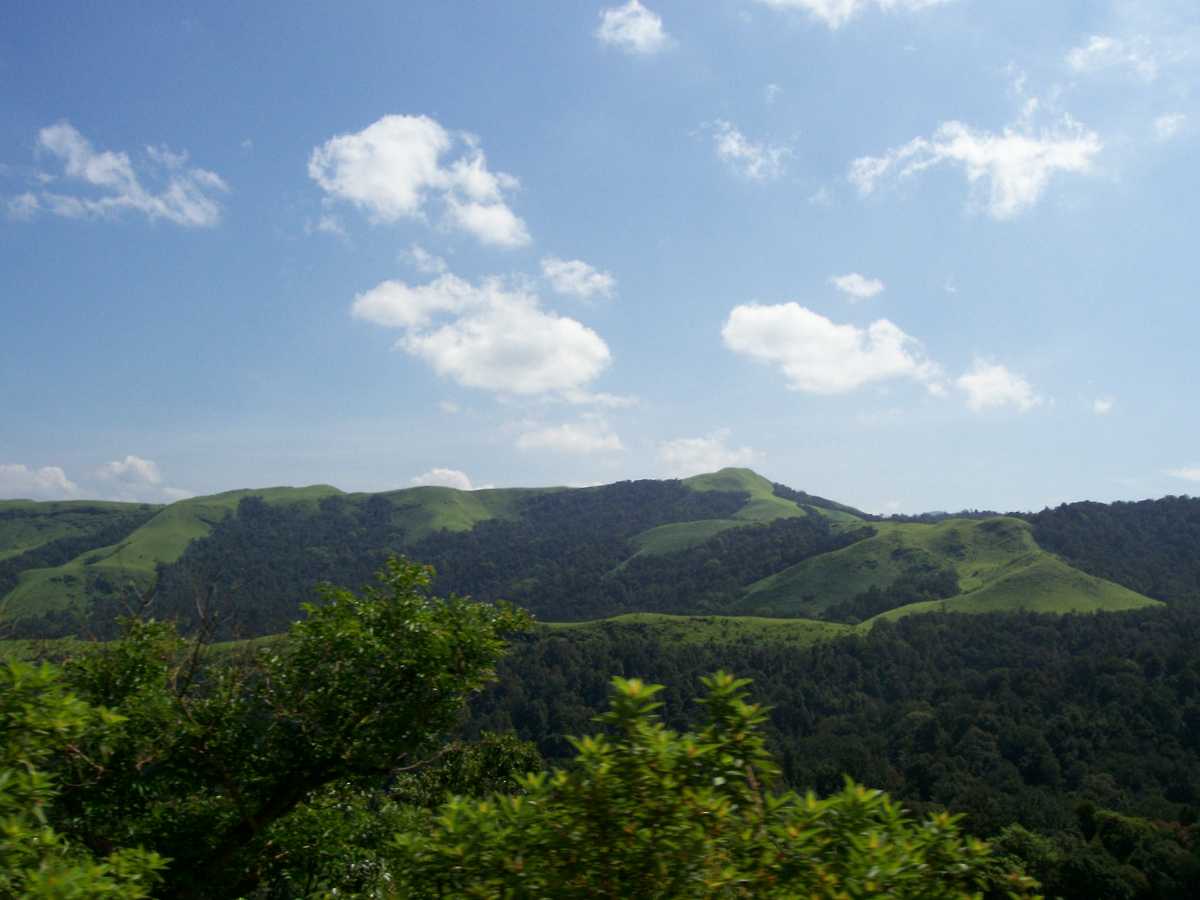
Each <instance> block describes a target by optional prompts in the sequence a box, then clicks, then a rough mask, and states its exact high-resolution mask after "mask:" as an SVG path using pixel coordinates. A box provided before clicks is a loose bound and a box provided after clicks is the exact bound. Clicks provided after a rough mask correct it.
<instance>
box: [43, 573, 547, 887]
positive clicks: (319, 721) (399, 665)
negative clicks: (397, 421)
mask: <svg viewBox="0 0 1200 900" xmlns="http://www.w3.org/2000/svg"><path fill="white" fill-rule="evenodd" d="M430 577H431V572H430V571H429V570H428V569H427V568H425V567H422V566H417V565H414V564H411V563H407V562H403V561H398V560H392V561H391V562H389V563H388V565H387V567H386V568H385V569H384V571H383V572H382V573H381V574H380V586H379V587H378V588H371V589H368V590H366V591H364V592H363V593H362V594H361V595H359V594H354V593H352V592H350V591H346V590H341V589H337V588H325V589H324V590H323V591H322V598H323V601H324V602H323V603H321V604H319V605H309V606H307V607H306V608H305V609H306V612H307V618H306V619H305V620H304V621H301V622H299V623H296V624H295V625H293V626H292V628H291V630H290V631H289V633H288V634H287V635H286V637H282V638H276V639H268V640H266V641H264V642H258V643H256V644H252V645H249V646H243V647H241V648H234V649H225V650H217V649H215V648H205V647H204V646H203V645H202V644H201V643H198V642H192V643H189V642H186V641H184V640H183V639H181V638H180V637H179V636H178V635H177V634H176V633H175V631H174V629H173V628H172V627H170V626H167V625H164V624H163V623H157V622H131V623H128V632H127V635H126V637H125V638H124V639H123V640H120V641H116V642H113V643H112V644H109V645H102V646H100V647H99V648H98V649H96V650H95V651H93V652H89V653H86V654H83V655H82V656H80V657H79V658H78V659H76V660H74V661H73V662H71V663H70V664H69V665H68V666H67V670H66V678H67V681H68V683H69V684H70V685H71V686H72V687H73V688H74V690H76V691H77V692H78V693H79V695H80V696H81V697H82V698H83V699H84V700H86V701H87V702H88V703H91V704H93V705H96V706H103V707H105V708H107V709H110V710H112V711H114V712H115V713H116V714H117V715H119V717H120V718H119V719H114V720H113V721H112V722H111V723H110V727H108V728H106V729H103V730H101V731H99V732H97V733H96V734H95V735H94V736H93V737H92V738H91V740H90V741H85V742H84V743H83V744H82V745H81V752H80V753H79V754H78V755H77V756H75V757H72V758H69V759H67V760H65V761H64V766H63V773H62V774H63V776H64V777H63V779H62V781H63V784H64V785H65V787H64V789H63V791H62V794H61V796H60V797H59V798H58V799H57V801H56V803H55V805H54V809H53V811H52V815H53V816H54V818H55V821H56V822H58V823H59V827H61V828H62V829H63V831H64V832H66V833H67V834H69V835H70V836H71V837H72V839H73V840H75V841H76V842H78V843H80V844H82V845H84V846H88V847H91V848H96V849H103V848H106V847H130V846H145V847H149V848H152V849H154V850H155V851H157V852H158V853H161V854H162V855H163V856H164V857H167V858H168V859H169V860H170V863H169V866H168V867H167V869H166V870H165V872H164V888H163V893H164V894H167V895H170V896H180V897H236V896H243V895H249V894H252V893H254V892H255V891H256V890H259V888H260V887H261V886H262V884H263V881H264V879H265V878H267V879H269V878H271V877H274V876H275V875H278V874H279V871H280V866H279V862H278V861H279V859H280V858H281V854H282V855H283V858H286V857H287V854H288V852H290V851H294V850H295V849H296V848H297V847H302V846H303V845H304V840H303V836H302V835H301V836H299V837H298V836H297V833H296V832H295V831H294V829H301V831H303V830H304V829H305V828H311V825H312V823H313V821H314V817H315V819H318V820H320V821H323V822H330V821H333V820H334V818H335V817H333V816H332V814H327V815H320V814H319V813H320V812H321V810H325V811H326V813H328V811H329V810H330V809H333V810H335V811H336V809H337V807H338V804H345V803H357V802H359V800H361V799H362V798H363V797H365V796H367V795H368V794H369V793H370V785H372V784H373V785H382V784H384V783H386V782H387V781H388V780H391V781H396V780H397V779H402V778H403V777H404V775H405V774H406V773H415V772H418V771H420V770H422V769H424V768H426V767H428V766H430V765H432V764H434V763H436V762H438V761H439V760H441V759H443V758H444V757H446V755H447V753H448V750H447V747H446V745H445V741H446V735H447V733H448V732H449V731H450V730H451V729H452V727H453V726H454V725H455V724H456V723H457V721H458V717H459V716H460V715H461V712H462V709H463V706H464V703H465V701H466V699H467V697H468V696H469V695H470V694H471V693H472V692H474V691H476V690H478V689H479V688H481V687H482V686H483V685H484V684H485V683H487V682H488V681H489V680H490V679H491V678H492V677H493V667H494V665H495V663H496V661H497V659H498V658H499V657H500V655H501V653H502V652H503V649H504V646H505V643H504V635H505V634H506V633H508V632H511V631H514V630H516V629H520V628H523V627H525V626H526V625H527V624H528V622H529V619H528V616H527V615H525V614H524V613H521V612H519V611H517V610H514V609H512V608H511V607H508V606H505V605H494V606H493V605H485V604H478V603H472V602H470V601H468V600H465V599H462V598H458V597H450V598H448V599H442V598H436V597H431V596H429V594H428V591H427V588H428V585H429V582H430ZM102 748H103V749H104V751H105V752H103V753H101V752H100V750H101V749H102ZM97 760H102V761H100V762H97ZM328 837H329V838H330V842H329V846H328V847H327V848H325V849H326V850H329V851H330V852H333V853H337V852H341V850H340V848H341V847H342V846H343V845H345V846H346V847H348V848H349V845H350V844H353V843H354V837H353V835H352V834H349V833H348V831H347V830H346V829H342V830H338V829H335V830H334V832H332V833H331V834H329V835H328ZM346 852H347V854H348V855H347V857H346V860H347V861H351V860H352V859H354V858H356V857H355V856H354V854H355V853H357V852H358V851H357V850H356V849H354V848H349V849H347V851H346ZM294 856H295V854H294V853H293V857H294ZM331 867H332V864H331V865H330V866H325V867H324V868H323V869H322V871H327V870H328V869H329V868H331ZM318 868H321V867H318Z"/></svg>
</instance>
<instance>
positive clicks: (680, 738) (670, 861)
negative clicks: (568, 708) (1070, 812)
mask: <svg viewBox="0 0 1200 900" xmlns="http://www.w3.org/2000/svg"><path fill="white" fill-rule="evenodd" d="M705 684H706V687H707V688H708V695H707V697H706V698H705V699H704V700H703V701H702V702H703V704H704V705H705V707H706V713H707V723H706V725H705V727H704V728H703V729H702V730H701V731H700V732H699V733H688V734H679V733H676V732H673V731H671V730H669V729H667V728H665V727H664V726H663V725H662V723H661V722H660V721H659V720H658V718H657V716H656V714H655V710H656V709H657V708H658V707H659V705H660V704H658V703H657V702H656V701H655V700H654V695H655V694H656V693H658V691H660V690H661V689H662V688H661V686H659V685H647V684H643V683H642V682H640V681H638V680H636V679H631V680H625V679H621V678H617V679H614V694H613V699H612V704H611V708H610V710H609V712H608V713H606V714H605V715H603V716H601V717H600V719H601V721H602V722H604V723H606V724H608V725H610V726H612V729H613V732H614V734H613V736H611V737H610V736H605V735H596V736H593V737H586V738H581V739H575V740H574V741H573V743H574V745H575V747H576V749H577V751H578V756H577V758H576V760H575V764H574V766H573V767H571V768H569V769H566V770H558V771H555V772H553V773H543V774H538V775H530V776H528V778H527V779H526V780H525V782H524V784H523V788H524V791H523V793H522V794H519V795H513V796H503V795H495V796H494V797H493V798H492V799H490V800H484V801H480V800H476V799H466V798H456V799H454V800H451V801H450V802H449V803H447V804H446V805H445V806H444V807H443V808H442V809H441V810H440V812H439V814H438V816H437V818H436V821H435V822H434V823H433V825H432V827H431V828H429V829H425V830H419V831H413V832H410V833H407V834H403V835H399V836H398V837H397V838H396V840H395V850H396V853H397V861H396V862H397V864H396V874H397V878H398V884H397V890H398V893H399V894H400V895H401V896H408V897H448V896H449V897H512V898H519V897H556V898H559V897H561V898H571V897H580V898H582V897H612V898H651V897H661V898H668V897H670V898H683V897H738V896H746V897H750V896H753V897H798V896H803V897H816V898H859V897H895V898H922V900H950V898H969V897H1014V898H1016V897H1031V896H1033V891H1034V889H1035V887H1036V883H1035V882H1033V881H1032V879H1029V878H1027V877H1025V876H1023V875H1021V874H1020V873H1019V872H1016V871H1012V870H1009V869H1007V868H1006V866H1005V865H1004V864H1003V863H1002V862H1001V861H1000V860H998V859H997V858H995V857H994V856H993V855H992V853H991V851H990V850H989V848H988V846H987V845H986V844H984V843H982V842H980V841H977V840H975V839H973V838H969V837H965V836H964V835H962V834H961V833H960V832H959V830H958V828H957V825H956V820H955V818H954V817H952V816H949V815H945V814H942V815H937V816H933V817H931V818H929V819H926V820H924V821H921V822H916V821H913V820H911V819H909V818H907V817H906V816H905V815H904V814H903V813H902V812H901V811H900V809H899V808H898V807H897V806H896V805H895V804H893V803H892V802H891V801H890V800H889V799H888V798H887V796H886V795H884V794H882V793H881V792H879V791H872V790H867V789H866V788H863V787H861V786H858V785H855V784H853V783H850V782H847V784H846V787H845V789H844V790H843V791H842V792H841V793H839V794H836V795H834V796H832V797H829V798H827V799H824V800H822V799H818V798H816V797H815V796H813V795H812V794H809V795H807V796H800V795H798V794H795V793H788V794H783V795H773V794H772V793H771V792H770V791H769V790H768V785H770V784H771V783H772V782H773V781H774V780H775V778H776V776H777V774H778V771H777V768H776V766H775V764H774V762H773V761H772V759H771V756H770V754H769V753H768V752H767V751H766V748H765V746H764V741H763V736H762V732H761V730H760V726H761V724H762V722H763V720H764V718H765V715H764V712H763V710H762V708H761V707H759V706H757V705H753V704H749V703H747V702H746V699H745V690H744V689H745V685H746V684H747V682H746V681H745V680H738V679H735V678H734V677H733V676H731V675H728V674H724V673H717V674H716V675H713V676H712V677H711V678H708V679H706V680H705Z"/></svg>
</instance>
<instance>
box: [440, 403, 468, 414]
mask: <svg viewBox="0 0 1200 900" xmlns="http://www.w3.org/2000/svg"><path fill="white" fill-rule="evenodd" d="M438 409H440V410H441V411H442V412H444V413H445V414H446V415H448V416H453V415H457V414H458V413H460V412H462V407H461V406H459V405H458V404H457V403H455V402H454V401H453V400H442V401H441V402H440V403H438Z"/></svg>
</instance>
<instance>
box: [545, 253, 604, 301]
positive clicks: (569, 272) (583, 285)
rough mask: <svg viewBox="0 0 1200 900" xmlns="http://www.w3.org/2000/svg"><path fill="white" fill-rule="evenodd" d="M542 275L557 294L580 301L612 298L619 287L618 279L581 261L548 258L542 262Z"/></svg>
mask: <svg viewBox="0 0 1200 900" xmlns="http://www.w3.org/2000/svg"><path fill="white" fill-rule="evenodd" d="M542 275H543V276H544V277H545V279H546V281H548V282H549V283H550V287H552V288H553V289H554V290H555V291H556V292H558V293H560V294H564V295H566V296H568V297H578V298H579V299H580V300H590V299H591V298H592V297H611V296H612V295H613V291H614V290H616V287H617V279H615V278H613V276H612V275H611V274H610V273H608V272H601V271H600V270H598V269H594V268H592V267H591V266H589V265H588V264H587V263H585V262H584V261H583V260H581V259H559V258H557V257H555V256H547V257H545V258H544V259H543V260H542Z"/></svg>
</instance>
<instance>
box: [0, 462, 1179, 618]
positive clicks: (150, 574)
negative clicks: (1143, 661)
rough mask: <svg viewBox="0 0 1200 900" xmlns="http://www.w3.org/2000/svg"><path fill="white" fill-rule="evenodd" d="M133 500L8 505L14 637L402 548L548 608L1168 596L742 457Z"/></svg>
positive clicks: (345, 571)
mask: <svg viewBox="0 0 1200 900" xmlns="http://www.w3.org/2000/svg"><path fill="white" fill-rule="evenodd" d="M127 506H128V505H124V506H123V505H120V504H108V505H106V504H91V505H90V506H81V505H74V506H73V505H71V504H36V503H28V502H19V503H8V504H2V505H0V553H6V554H7V556H0V588H2V589H3V593H4V596H3V600H2V601H0V627H2V628H5V629H6V630H7V631H8V632H9V633H10V634H12V635H13V636H16V637H49V636H58V635H68V634H77V633H80V632H81V631H88V632H90V633H95V634H104V633H107V630H110V629H111V627H112V622H113V620H114V617H115V615H117V614H118V613H120V612H121V611H122V610H123V609H124V608H125V607H126V605H127V604H129V603H136V602H137V598H138V597H147V596H151V595H152V596H153V598H154V606H153V607H152V610H151V611H152V613H153V614H154V615H158V616H167V617H172V618H177V619H179V620H180V621H181V623H183V625H184V627H190V626H194V625H195V624H197V622H198V621H199V618H198V617H207V618H210V619H212V620H213V621H216V619H219V620H220V623H219V625H218V631H219V633H220V634H221V635H223V636H225V637H248V636H253V635H260V634H268V633H272V632H275V631H279V630H281V629H282V628H284V627H286V625H287V624H288V623H289V622H290V621H292V620H294V619H295V618H296V616H297V615H298V614H299V604H300V603H301V602H305V601H308V600H310V599H311V598H312V596H313V590H314V586H315V585H316V584H317V583H319V582H322V581H329V582H333V583H336V584H345V585H348V586H351V587H359V586H361V585H364V584H368V583H370V582H371V580H372V576H373V573H374V572H375V571H376V570H377V569H378V568H379V566H380V565H381V564H382V562H383V561H384V560H385V559H386V558H387V557H388V556H389V555H391V554H394V553H404V554H406V555H409V556H410V557H412V558H414V559H417V560H420V561H422V562H428V563H431V564H433V565H435V566H436V567H437V569H438V572H439V575H438V579H437V581H436V583H435V589H436V590H437V591H439V592H440V593H451V592H457V593H461V594H470V595H473V596H475V597H477V598H479V599H487V600H494V599H500V598H503V599H508V600H511V601H513V602H515V603H517V604H519V605H522V606H525V607H526V608H529V609H531V610H533V611H534V612H535V614H537V615H538V616H539V617H541V618H544V619H547V620H550V621H573V622H578V621H587V620H595V619H604V618H608V617H612V616H620V615H624V614H629V613H646V614H650V613H653V614H658V615H662V614H671V615H689V616H696V615H703V616H708V617H712V616H731V615H738V616H740V615H748V616H760V617H762V616H766V617H779V618H786V619H815V618H820V619H823V620H825V621H826V622H845V623H857V622H860V621H865V620H874V619H875V618H876V617H879V616H881V615H882V616H883V617H886V618H896V617H900V616H903V615H907V614H910V613H913V612H922V611H930V610H941V609H952V610H965V611H991V610H1007V609H1034V610H1043V611H1048V612H1061V611H1067V610H1101V609H1105V610H1107V609H1132V608H1136V607H1139V606H1145V605H1149V604H1151V603H1153V601H1152V600H1150V599H1148V598H1146V597H1145V596H1143V595H1141V594H1138V593H1136V592H1135V590H1132V589H1129V587H1128V586H1125V587H1122V586H1119V585H1117V584H1114V583H1112V582H1110V581H1105V580H1104V579H1102V578H1098V577H1096V576H1095V574H1088V573H1085V572H1083V571H1080V570H1079V569H1075V568H1072V567H1071V566H1070V564H1069V563H1068V562H1066V561H1064V560H1063V559H1061V558H1059V557H1057V556H1055V555H1053V554H1051V553H1049V552H1047V551H1046V550H1044V549H1043V548H1041V547H1039V546H1038V544H1037V542H1036V541H1035V540H1034V531H1033V526H1031V525H1030V524H1029V522H1027V521H1025V520H1023V519H1021V518H1016V517H1003V516H997V517H993V518H987V519H984V518H950V519H944V520H940V521H937V522H934V523H928V522H910V521H905V522H900V521H892V520H880V519H878V517H875V516H869V515H868V514H866V513H863V512H861V511H859V510H856V509H853V508H852V507H849V506H846V505H844V504H840V503H837V502H835V501H832V500H828V499H825V498H822V497H818V496H816V495H812V494H807V493H804V492H802V491H796V490H794V489H792V488H789V487H786V486H784V485H779V484H773V483H772V482H771V481H769V480H767V479H765V478H763V477H762V476H760V475H758V474H757V473H755V472H753V471H751V470H749V469H744V468H741V469H738V468H730V469H723V470H721V471H719V472H714V473H710V474H706V475H698V476H694V477H692V478H688V479H684V480H682V481H674V480H671V481H652V480H644V481H632V482H618V483H615V484H610V485H600V486H596V487H590V488H564V487H558V488H537V489H522V488H509V489H493V490H481V491H459V490H455V489H452V488H446V487H416V488H407V489H403V490H398V491H390V492H386V493H381V494H344V493H342V492H341V491H339V490H337V489H336V488H333V487H329V486H324V485H316V486H312V487H307V488H268V489H263V490H241V491H230V492H227V493H224V494H218V495H214V496H211V497H196V498H193V499H191V500H186V501H180V502H179V503H175V504H171V505H170V506H166V507H161V508H155V507H149V506H137V507H133V508H127ZM1140 515H1143V516H1145V515H1148V516H1150V517H1151V518H1152V517H1153V510H1152V509H1151V510H1150V511H1149V512H1146V511H1143V512H1142V513H1140ZM89 517H91V518H89ZM139 517H140V518H139ZM1171 521H1172V522H1173V523H1175V522H1176V519H1172V520H1171ZM98 522H99V523H107V524H106V525H105V526H104V527H102V528H101V527H96V523H98ZM1172 527H1175V526H1174V525H1173V526H1172ZM88 529H92V530H90V531H89V530H88ZM1060 530H1061V529H1060ZM93 537H95V540H94V541H93V540H92V538H93ZM101 538H103V540H101ZM38 542H41V543H38ZM1143 543H1144V542H1143ZM1176 544H1178V541H1176ZM1139 546H1141V545H1139ZM1172 547H1173V549H1172V552H1173V553H1177V552H1179V548H1178V546H1176V545H1172ZM1198 555H1200V554H1198ZM1112 564H1113V565H1115V566H1116V567H1117V568H1118V569H1119V568H1120V566H1121V563H1119V562H1114V563H1112ZM6 566H7V569H6V568H5V567H6ZM6 572H7V576H6V575H5V573H6ZM5 577H7V579H8V580H7V581H4V580H3V579H4V578H5ZM661 621H666V620H661ZM696 627H699V626H696ZM805 627H807V626H805Z"/></svg>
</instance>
